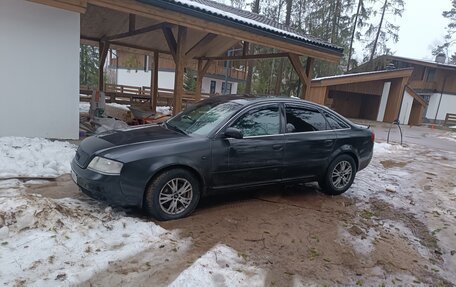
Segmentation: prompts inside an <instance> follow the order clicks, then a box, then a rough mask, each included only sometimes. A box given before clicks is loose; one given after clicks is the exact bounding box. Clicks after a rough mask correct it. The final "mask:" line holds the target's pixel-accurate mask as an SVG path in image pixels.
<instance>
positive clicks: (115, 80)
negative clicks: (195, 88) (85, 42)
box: [107, 49, 246, 95]
mask: <svg viewBox="0 0 456 287" xmlns="http://www.w3.org/2000/svg"><path fill="white" fill-rule="evenodd" d="M231 50H234V49H231ZM151 58H152V57H151V56H149V55H141V54H134V53H130V52H126V51H123V50H118V51H115V52H113V53H112V56H111V57H110V59H109V62H108V65H107V73H108V75H111V76H110V81H109V82H110V83H112V84H116V85H127V86H136V87H150V85H151V79H152V75H151V73H152V72H151V71H152V69H153V67H152V61H153V59H151ZM235 64H238V63H233V62H227V61H219V62H216V63H214V65H212V66H211V67H209V69H208V70H207V72H206V74H205V75H204V77H203V81H202V86H201V93H202V94H206V95H215V94H219V95H222V94H236V93H237V91H238V84H239V83H240V82H242V81H245V78H246V71H245V66H242V65H235ZM175 69H176V66H175V64H174V62H173V59H172V57H171V56H170V55H166V54H160V57H159V64H158V73H159V75H158V88H159V89H161V90H163V89H168V90H172V89H173V88H174V78H175ZM189 69H191V70H192V71H196V70H197V67H196V66H195V65H193V66H190V67H189ZM191 76H193V77H195V78H196V73H194V74H191ZM225 87H226V88H225Z"/></svg>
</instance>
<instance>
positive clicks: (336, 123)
mask: <svg viewBox="0 0 456 287" xmlns="http://www.w3.org/2000/svg"><path fill="white" fill-rule="evenodd" d="M325 117H326V120H327V121H328V123H329V125H330V126H331V128H332V129H334V130H341V129H347V128H349V126H348V125H347V124H346V123H345V122H344V121H342V120H341V119H339V118H338V117H336V116H334V115H331V114H329V113H325Z"/></svg>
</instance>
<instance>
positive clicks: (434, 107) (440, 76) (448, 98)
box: [351, 55, 456, 123]
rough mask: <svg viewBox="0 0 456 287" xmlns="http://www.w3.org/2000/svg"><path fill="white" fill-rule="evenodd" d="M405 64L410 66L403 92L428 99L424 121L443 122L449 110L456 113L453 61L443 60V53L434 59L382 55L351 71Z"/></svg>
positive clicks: (455, 83) (402, 65)
mask: <svg viewBox="0 0 456 287" xmlns="http://www.w3.org/2000/svg"><path fill="white" fill-rule="evenodd" d="M404 68H411V69H413V72H412V74H411V76H410V79H409V81H408V83H407V85H406V92H407V93H409V94H413V93H415V94H416V95H418V96H419V97H421V98H422V99H423V100H424V102H425V103H427V107H426V109H425V111H424V112H423V116H422V121H423V122H430V123H434V121H437V122H442V121H444V120H445V117H446V115H447V114H448V113H451V114H456V65H451V64H445V56H444V55H438V56H437V57H436V60H435V61H434V62H432V61H423V60H416V59H410V58H405V57H398V56H390V55H385V56H380V57H378V58H376V59H374V60H373V61H372V62H368V63H365V64H363V65H361V66H359V67H357V68H355V69H353V70H352V71H351V72H356V73H358V72H369V71H381V70H386V69H404Z"/></svg>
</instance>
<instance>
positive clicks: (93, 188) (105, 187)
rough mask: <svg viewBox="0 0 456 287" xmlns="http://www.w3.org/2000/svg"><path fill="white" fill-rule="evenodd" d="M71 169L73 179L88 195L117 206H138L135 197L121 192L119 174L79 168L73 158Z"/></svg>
mask: <svg viewBox="0 0 456 287" xmlns="http://www.w3.org/2000/svg"><path fill="white" fill-rule="evenodd" d="M71 170H72V177H73V180H74V181H75V183H76V184H77V185H78V186H79V187H80V188H81V191H82V192H83V193H85V194H87V195H88V196H90V197H92V198H95V199H97V200H101V201H105V202H107V203H109V204H112V205H117V206H124V207H132V206H140V203H138V200H137V199H136V198H131V197H128V196H125V194H124V193H123V192H122V185H121V176H120V175H115V176H113V175H104V174H100V173H97V172H94V171H92V170H90V169H86V168H81V167H80V166H79V165H78V164H77V163H76V161H75V159H73V161H72V162H71Z"/></svg>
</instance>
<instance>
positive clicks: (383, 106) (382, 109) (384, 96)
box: [377, 82, 391, 122]
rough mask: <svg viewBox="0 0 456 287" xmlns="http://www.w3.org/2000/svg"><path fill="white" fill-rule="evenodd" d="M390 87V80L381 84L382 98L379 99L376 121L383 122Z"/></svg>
mask: <svg viewBox="0 0 456 287" xmlns="http://www.w3.org/2000/svg"><path fill="white" fill-rule="evenodd" d="M390 88H391V82H386V83H385V84H383V92H382V98H381V99H380V106H379V108H378V114H377V121H378V122H383V118H384V117H385V111H386V104H387V103H388V96H389V92H390Z"/></svg>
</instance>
